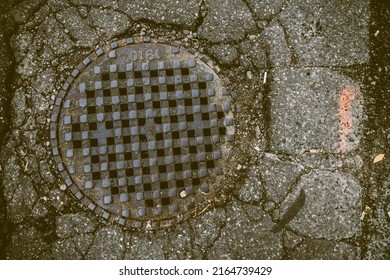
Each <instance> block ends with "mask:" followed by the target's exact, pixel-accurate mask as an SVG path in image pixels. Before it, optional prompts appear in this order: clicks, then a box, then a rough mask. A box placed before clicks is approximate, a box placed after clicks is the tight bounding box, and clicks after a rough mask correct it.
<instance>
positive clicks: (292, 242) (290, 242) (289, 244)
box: [283, 230, 303, 249]
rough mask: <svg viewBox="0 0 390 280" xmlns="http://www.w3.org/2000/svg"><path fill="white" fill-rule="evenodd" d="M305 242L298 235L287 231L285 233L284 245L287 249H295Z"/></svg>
mask: <svg viewBox="0 0 390 280" xmlns="http://www.w3.org/2000/svg"><path fill="white" fill-rule="evenodd" d="M302 241H303V238H302V237H301V236H299V235H296V234H295V233H293V232H291V231H289V230H285V231H284V236H283V245H284V246H285V247H286V248H287V249H291V248H294V247H295V246H297V245H298V244H299V243H301V242H302Z"/></svg>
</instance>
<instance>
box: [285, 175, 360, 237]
mask: <svg viewBox="0 0 390 280" xmlns="http://www.w3.org/2000/svg"><path fill="white" fill-rule="evenodd" d="M302 189H303V190H304V192H305V194H306V200H305V204H304V206H303V207H302V208H301V209H300V211H299V212H298V214H297V215H296V216H295V218H293V219H292V220H291V221H290V222H289V223H288V224H287V227H288V228H291V229H292V230H293V231H294V232H297V233H300V234H302V235H305V236H309V237H311V238H325V239H327V240H340V239H344V238H350V237H353V236H356V235H360V234H361V221H360V215H361V209H362V189H361V187H360V185H359V183H358V182H357V181H356V180H355V179H354V178H353V177H352V176H351V175H348V174H345V173H341V172H339V173H332V172H328V171H313V172H312V173H310V174H306V175H303V176H302V178H301V181H300V183H299V184H298V186H297V189H296V191H295V192H293V193H292V194H291V195H289V196H288V197H287V199H286V201H285V203H283V204H282V206H281V212H282V216H283V215H284V214H285V212H286V210H287V209H288V208H289V206H290V205H292V203H293V202H294V201H295V200H296V199H297V196H298V194H299V193H300V191H301V190H302Z"/></svg>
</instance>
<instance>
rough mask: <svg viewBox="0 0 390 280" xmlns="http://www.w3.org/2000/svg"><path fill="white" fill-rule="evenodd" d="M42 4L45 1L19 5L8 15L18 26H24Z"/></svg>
mask: <svg viewBox="0 0 390 280" xmlns="http://www.w3.org/2000/svg"><path fill="white" fill-rule="evenodd" d="M44 2H45V0H32V1H28V2H24V3H20V4H18V5H16V6H15V7H14V8H13V9H12V11H11V12H10V13H11V14H12V17H13V18H14V19H15V21H16V22H17V23H18V24H25V23H27V21H28V20H29V19H30V18H31V17H32V16H33V14H34V13H36V10H37V9H39V7H40V6H41V5H42V4H43V3H44Z"/></svg>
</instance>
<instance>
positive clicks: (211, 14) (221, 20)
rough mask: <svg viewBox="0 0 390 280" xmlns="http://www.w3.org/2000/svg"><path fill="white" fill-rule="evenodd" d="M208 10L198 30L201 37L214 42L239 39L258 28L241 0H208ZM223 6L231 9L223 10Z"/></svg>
mask: <svg viewBox="0 0 390 280" xmlns="http://www.w3.org/2000/svg"><path fill="white" fill-rule="evenodd" d="M206 3H207V5H208V12H207V15H206V17H205V18H204V21H203V24H202V25H201V26H200V28H199V30H198V34H199V38H201V39H205V40H208V41H210V42H213V43H217V42H225V41H237V40H240V39H243V38H244V37H245V34H247V33H249V32H250V31H253V30H255V29H256V23H255V22H254V20H253V18H252V14H251V12H250V11H249V9H248V7H247V6H246V5H245V4H244V2H243V1H241V0H212V1H210V0H208V1H206ZM221 7H229V9H223V10H221Z"/></svg>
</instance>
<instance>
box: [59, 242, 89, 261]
mask: <svg viewBox="0 0 390 280" xmlns="http://www.w3.org/2000/svg"><path fill="white" fill-rule="evenodd" d="M52 253H53V257H54V259H56V260H80V259H81V258H82V256H81V254H80V253H79V252H78V251H77V249H76V248H75V246H74V244H73V242H72V240H71V239H65V240H58V241H55V242H54V243H53V244H52Z"/></svg>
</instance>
